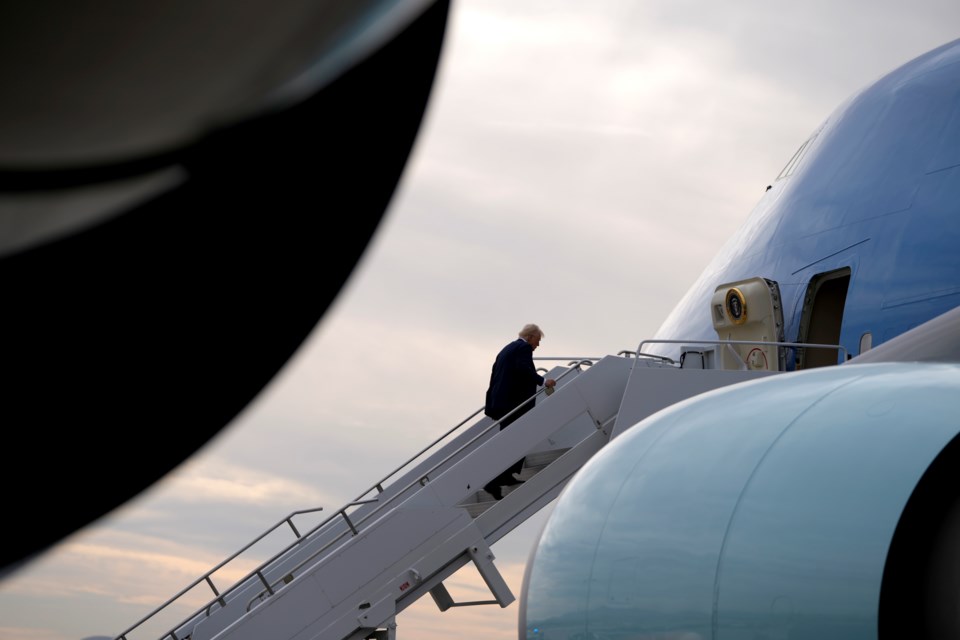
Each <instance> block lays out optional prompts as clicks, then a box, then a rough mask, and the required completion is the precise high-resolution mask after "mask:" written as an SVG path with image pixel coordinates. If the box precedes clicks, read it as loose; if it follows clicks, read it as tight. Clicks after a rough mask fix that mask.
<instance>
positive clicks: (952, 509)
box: [518, 40, 960, 640]
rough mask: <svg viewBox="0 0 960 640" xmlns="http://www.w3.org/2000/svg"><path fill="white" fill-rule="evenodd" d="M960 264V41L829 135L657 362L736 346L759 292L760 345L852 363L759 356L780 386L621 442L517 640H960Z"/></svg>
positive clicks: (673, 320) (536, 581)
mask: <svg viewBox="0 0 960 640" xmlns="http://www.w3.org/2000/svg"><path fill="white" fill-rule="evenodd" d="M958 246H960V40H957V41H954V42H952V43H949V44H946V45H944V46H942V47H939V48H937V49H935V50H933V51H931V52H929V53H927V54H925V55H922V56H920V57H919V58H917V59H915V60H913V61H911V62H909V63H907V64H906V65H904V66H902V67H900V68H899V69H896V70H894V71H893V72H891V73H889V74H888V75H886V76H884V77H883V78H881V79H880V80H878V81H877V82H875V83H874V84H872V85H870V86H869V87H867V88H865V89H864V90H862V91H861V92H859V93H857V94H856V95H854V96H853V97H852V98H851V99H849V100H848V101H847V102H845V103H844V104H843V105H841V106H840V107H839V108H838V109H837V110H836V111H835V112H834V113H833V114H832V115H830V116H829V117H828V118H827V119H826V121H825V122H824V123H823V124H822V125H821V126H820V127H818V128H817V129H816V131H814V132H813V134H812V135H811V136H810V138H809V139H808V140H807V141H806V142H805V143H804V144H803V145H802V147H801V148H800V150H799V151H797V153H796V154H795V155H794V157H793V158H792V159H791V160H790V162H789V163H788V164H787V166H786V167H785V168H784V169H783V171H782V172H781V174H780V175H779V176H778V177H777V179H776V180H775V181H774V182H772V184H771V186H770V187H769V188H768V189H767V191H766V193H765V194H764V196H763V197H762V199H761V200H760V202H759V203H758V205H757V206H756V208H755V209H754V211H753V212H752V214H751V216H750V217H749V219H748V221H747V222H746V224H745V225H744V226H743V228H742V229H741V230H740V231H739V232H738V233H737V234H736V235H735V236H734V237H733V238H732V239H731V240H730V241H729V242H728V243H727V244H726V245H725V247H724V248H723V249H722V250H721V251H720V253H719V254H718V255H717V257H716V258H715V259H714V260H713V262H712V263H711V264H710V265H709V267H708V268H707V269H706V270H705V271H704V273H703V274H702V275H701V276H700V278H699V279H698V280H697V281H696V283H695V284H694V285H693V286H692V287H691V289H690V290H689V291H688V293H687V294H686V296H685V297H684V298H683V299H682V301H681V302H680V304H679V305H678V306H677V307H676V309H674V310H673V312H672V313H671V314H670V315H669V317H668V318H667V320H666V321H665V322H664V324H663V325H662V327H661V328H660V330H659V331H658V333H657V335H656V339H657V340H659V341H662V342H661V344H657V343H656V340H654V341H652V342H651V343H650V344H649V350H650V351H656V352H657V353H659V354H660V355H663V356H665V357H668V358H672V359H674V360H676V359H678V357H679V356H680V355H681V352H682V349H683V347H682V346H681V345H682V344H683V343H682V342H680V341H688V343H691V344H692V343H693V342H694V341H697V340H702V341H710V340H717V339H718V338H720V339H724V338H736V337H737V334H736V331H737V330H739V327H738V326H737V325H739V324H740V323H741V322H743V321H744V320H745V319H746V316H747V314H749V313H755V312H756V310H757V309H758V308H759V307H758V305H757V303H756V302H749V303H747V298H745V297H743V296H742V295H741V290H746V289H745V285H748V284H749V285H750V286H756V285H757V284H758V283H759V284H760V287H761V288H764V287H765V286H766V285H769V294H770V296H769V300H771V301H772V303H771V304H770V305H768V306H769V307H770V309H772V312H771V317H772V320H771V321H770V322H769V324H768V325H767V326H766V328H764V329H761V330H760V333H762V334H763V339H765V340H768V341H784V340H786V341H791V342H797V343H806V344H837V345H841V346H842V348H841V349H837V350H832V351H831V350H826V349H816V348H807V349H803V348H801V349H793V348H785V349H783V350H782V351H780V352H776V351H774V352H772V353H775V354H776V353H778V355H779V359H780V362H779V363H776V361H772V358H771V357H770V354H771V352H765V353H758V352H757V350H756V349H754V350H753V351H751V352H750V354H751V356H757V357H758V358H762V359H758V360H757V361H756V362H753V361H751V360H750V359H749V358H744V361H743V362H742V363H741V364H742V367H741V368H751V367H754V366H756V367H758V368H765V367H766V368H770V369H774V370H776V369H778V368H779V370H780V371H781V372H783V373H780V374H778V375H774V376H769V377H764V378H762V379H758V380H754V381H750V382H743V383H740V384H735V385H731V386H728V387H725V388H722V389H718V390H714V391H710V392H707V393H704V394H701V395H698V396H694V397H691V398H688V399H686V400H683V401H681V402H678V403H676V404H674V405H673V406H671V407H668V408H666V409H664V410H662V411H660V412H658V413H655V414H654V415H652V416H650V417H647V418H645V419H643V420H641V421H640V422H638V423H637V424H635V425H633V426H631V427H630V428H629V429H627V430H622V431H621V432H620V433H619V434H615V436H616V439H615V440H613V441H612V442H611V443H610V444H609V445H608V446H607V447H605V448H604V449H603V450H602V451H600V452H599V453H598V454H597V455H595V456H594V457H593V458H591V460H590V461H589V462H588V463H587V464H586V465H585V466H584V467H583V468H582V469H581V471H580V472H579V473H578V474H577V475H576V476H575V477H574V478H573V479H572V480H571V481H570V482H569V483H568V484H567V486H566V487H565V489H564V491H563V493H562V494H561V495H560V497H559V498H558V500H557V502H556V506H555V509H554V511H553V513H552V514H551V516H550V518H549V520H548V521H547V522H546V525H545V527H544V530H543V531H542V534H541V536H540V539H539V541H538V543H537V545H536V547H535V549H534V550H533V552H532V554H531V561H530V563H529V564H528V567H527V574H526V576H525V580H524V586H523V593H522V595H521V611H520V622H519V630H518V631H519V637H520V638H522V639H528V638H543V639H544V640H575V639H576V640H588V639H593V640H600V639H611V640H614V639H616V640H621V639H622V640H627V639H631V640H633V639H640V638H643V639H654V638H656V639H657V640H666V639H677V640H679V639H681V638H682V639H684V640H693V639H702V638H715V639H718V638H735V639H740V638H817V639H824V638H843V639H845V640H849V639H851V638H878V637H879V638H902V637H911V638H934V637H937V638H939V637H960V615H958V613H957V611H958V603H960V481H958V480H960V478H958V475H960V474H958V472H957V471H956V470H957V469H960V442H958V438H957V434H958V433H960V418H958V417H957V416H958V415H960V363H958V362H957V357H956V355H957V353H958V344H960V338H958V334H960V331H957V327H960V315H958V314H957V313H956V312H952V310H955V309H956V308H957V307H958V305H960V250H958V249H957V247H958ZM744 303H746V306H745V307H743V309H741V307H740V305H741V304H744ZM764 304H767V303H764ZM730 305H733V307H731V306H730ZM741 310H743V313H744V315H743V317H741V316H740V312H741ZM930 321H933V322H932V323H931V322H930ZM925 323H928V324H925ZM934 328H935V329H936V330H934ZM728 329H730V330H731V332H728ZM675 341H677V342H675ZM647 350H648V349H647V348H646V347H644V349H642V351H644V352H645V351H647ZM720 355H721V354H720V351H716V352H710V357H711V358H719V357H720ZM741 355H743V354H741ZM851 358H852V359H851ZM848 360H849V361H848ZM837 363H841V364H842V366H826V365H835V364H837ZM777 364H779V366H777Z"/></svg>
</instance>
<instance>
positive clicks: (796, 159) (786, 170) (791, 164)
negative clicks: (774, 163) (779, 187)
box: [777, 128, 822, 180]
mask: <svg viewBox="0 0 960 640" xmlns="http://www.w3.org/2000/svg"><path fill="white" fill-rule="evenodd" d="M821 129H822V128H821ZM821 129H817V130H816V131H814V133H813V135H812V136H810V137H809V138H807V140H806V141H805V142H804V143H803V144H801V145H800V148H799V149H797V151H796V152H795V153H794V154H793V156H792V157H791V158H790V160H789V161H788V162H787V164H786V165H785V166H784V167H783V169H781V170H780V173H779V174H778V175H777V180H783V179H785V178H789V177H790V176H792V175H793V173H794V171H795V170H796V168H797V166H799V164H800V161H801V160H803V157H804V156H805V155H806V153H807V150H808V149H810V146H811V145H812V144H813V141H814V140H816V139H817V136H818V135H820V131H821Z"/></svg>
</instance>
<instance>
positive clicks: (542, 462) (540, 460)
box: [523, 447, 570, 471]
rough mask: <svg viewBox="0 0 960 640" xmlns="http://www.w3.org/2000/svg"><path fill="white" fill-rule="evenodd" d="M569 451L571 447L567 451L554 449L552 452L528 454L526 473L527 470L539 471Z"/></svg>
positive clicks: (524, 465)
mask: <svg viewBox="0 0 960 640" xmlns="http://www.w3.org/2000/svg"><path fill="white" fill-rule="evenodd" d="M567 451H570V448H569V447H567V448H566V449H552V450H550V451H538V452H537V453H531V454H528V455H527V457H526V458H525V459H524V463H523V468H524V471H526V470H527V469H535V470H537V471H539V470H540V469H543V468H544V467H546V466H547V465H548V464H550V463H551V462H553V461H554V460H556V459H557V458H559V457H560V456H562V455H563V454H565V453H566V452H567Z"/></svg>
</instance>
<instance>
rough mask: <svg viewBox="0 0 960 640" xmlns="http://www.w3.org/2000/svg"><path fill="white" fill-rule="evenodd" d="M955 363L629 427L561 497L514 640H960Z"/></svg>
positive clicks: (685, 406)
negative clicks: (933, 639) (923, 639)
mask: <svg viewBox="0 0 960 640" xmlns="http://www.w3.org/2000/svg"><path fill="white" fill-rule="evenodd" d="M958 415H960V365H957V364H950V363H910V362H882V363H865V364H857V365H854V366H851V365H841V366H837V367H824V368H819V369H811V370H807V371H801V372H795V373H787V374H782V375H778V376H773V377H769V378H763V379H760V380H756V381H752V382H747V383H742V384H738V385H734V386H730V387H725V388H723V389H720V390H717V391H713V392H709V393H706V394H703V395H700V396H697V397H695V398H691V399H689V400H686V401H684V402H681V403H678V404H676V405H673V406H672V407H670V408H668V409H665V410H663V411H660V412H658V413H656V414H654V415H652V416H650V417H649V418H647V419H645V420H643V421H641V422H639V423H637V425H635V426H634V427H632V428H631V429H629V430H628V431H627V432H625V433H624V434H623V435H621V436H620V437H618V438H617V439H615V440H614V441H612V442H611V443H610V444H609V445H607V446H606V447H605V448H604V449H603V450H601V451H600V452H599V453H598V454H596V455H595V456H594V457H593V458H592V459H591V460H590V461H589V462H588V463H587V464H586V465H584V467H583V469H581V471H580V472H579V473H578V475H577V476H576V477H575V478H573V479H572V480H571V481H570V482H569V483H568V485H567V486H566V488H565V489H564V491H563V493H562V494H561V495H560V496H559V498H558V499H557V502H556V504H555V508H554V510H553V512H552V513H551V515H550V518H549V519H548V520H547V522H546V524H545V526H544V529H543V531H542V532H541V534H540V537H539V540H538V542H537V544H536V545H535V547H534V550H533V551H532V554H531V559H530V562H529V563H528V565H527V573H526V575H525V577H524V584H523V587H522V593H521V603H520V620H519V634H520V635H519V637H520V638H527V639H529V638H543V639H544V640H599V639H607V638H609V639H618V640H620V639H628V638H629V639H640V638H643V639H644V640H651V639H656V640H694V639H700V638H738V639H739V638H784V639H786V638H791V639H794V638H816V639H818V640H823V639H829V638H838V639H839V638H843V639H844V640H849V639H851V638H877V637H880V638H893V637H899V638H903V637H911V638H920V637H938V638H939V637H953V638H956V637H960V616H958V614H957V603H958V602H960V508H958V495H960V482H958V481H957V476H958V472H957V469H958V468H960V465H958V463H960V438H958V433H960V419H958Z"/></svg>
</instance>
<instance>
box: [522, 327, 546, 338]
mask: <svg viewBox="0 0 960 640" xmlns="http://www.w3.org/2000/svg"><path fill="white" fill-rule="evenodd" d="M545 335H547V334H545V333H544V332H543V329H541V328H540V327H538V326H537V325H535V324H533V323H531V324H525V325H523V329H520V333H519V336H520V337H521V338H523V339H527V338H532V337H534V336H540V338H543V336H545Z"/></svg>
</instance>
